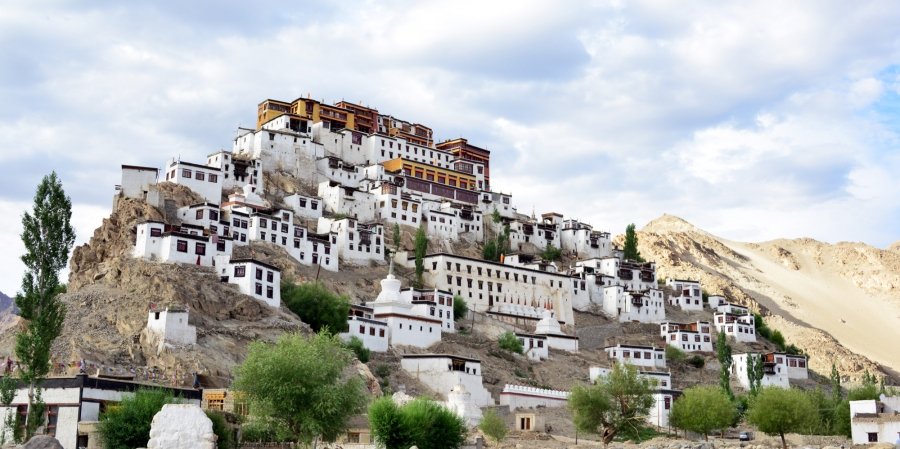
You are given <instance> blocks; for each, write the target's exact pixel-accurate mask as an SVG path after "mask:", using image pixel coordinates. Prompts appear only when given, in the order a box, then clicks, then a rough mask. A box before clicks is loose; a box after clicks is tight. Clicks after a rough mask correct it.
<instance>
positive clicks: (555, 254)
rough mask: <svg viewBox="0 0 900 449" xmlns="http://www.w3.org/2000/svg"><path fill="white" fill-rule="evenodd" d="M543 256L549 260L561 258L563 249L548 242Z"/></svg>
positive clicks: (542, 253)
mask: <svg viewBox="0 0 900 449" xmlns="http://www.w3.org/2000/svg"><path fill="white" fill-rule="evenodd" d="M541 257H542V258H543V259H544V260H548V261H554V260H559V259H560V258H561V257H562V250H561V249H559V248H557V247H555V246H553V245H551V244H549V243H548V244H547V247H546V248H544V251H543V252H541Z"/></svg>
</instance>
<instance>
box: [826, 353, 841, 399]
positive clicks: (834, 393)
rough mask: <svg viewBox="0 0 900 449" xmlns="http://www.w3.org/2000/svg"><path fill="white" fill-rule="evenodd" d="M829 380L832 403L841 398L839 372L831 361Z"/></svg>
mask: <svg viewBox="0 0 900 449" xmlns="http://www.w3.org/2000/svg"><path fill="white" fill-rule="evenodd" d="M829 381H830V383H831V400H832V401H833V402H834V403H837V402H838V401H840V400H841V374H840V373H838V370H837V366H835V365H834V362H831V376H830V377H829Z"/></svg>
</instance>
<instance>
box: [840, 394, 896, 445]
mask: <svg viewBox="0 0 900 449" xmlns="http://www.w3.org/2000/svg"><path fill="white" fill-rule="evenodd" d="M850 436H851V438H852V439H853V444H872V443H896V442H897V441H898V440H900V396H893V397H889V396H885V395H883V394H882V395H881V396H880V397H879V398H878V400H868V401H850Z"/></svg>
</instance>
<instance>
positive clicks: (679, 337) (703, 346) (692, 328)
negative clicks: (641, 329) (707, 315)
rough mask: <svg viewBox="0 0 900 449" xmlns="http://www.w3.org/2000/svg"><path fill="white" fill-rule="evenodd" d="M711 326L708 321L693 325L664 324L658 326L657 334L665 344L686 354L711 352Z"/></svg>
mask: <svg viewBox="0 0 900 449" xmlns="http://www.w3.org/2000/svg"><path fill="white" fill-rule="evenodd" d="M712 329H713V326H712V325H711V324H710V323H709V322H708V321H697V322H694V323H686V324H684V323H672V322H668V321H667V322H665V323H662V324H660V325H659V334H660V336H661V337H662V338H663V340H664V341H665V343H666V344H668V345H672V346H675V347H676V348H678V349H681V350H682V351H686V352H712V351H713V336H712Z"/></svg>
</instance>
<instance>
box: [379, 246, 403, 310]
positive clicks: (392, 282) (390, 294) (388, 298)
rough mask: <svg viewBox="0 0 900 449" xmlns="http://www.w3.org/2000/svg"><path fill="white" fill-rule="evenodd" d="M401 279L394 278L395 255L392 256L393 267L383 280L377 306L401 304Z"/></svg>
mask: <svg viewBox="0 0 900 449" xmlns="http://www.w3.org/2000/svg"><path fill="white" fill-rule="evenodd" d="M400 302H402V300H401V299H400V279H397V277H396V276H394V255H393V254H392V255H391V265H390V268H389V269H388V275H387V277H386V278H384V279H382V280H381V292H379V293H378V297H377V298H375V304H378V305H381V304H391V303H394V304H396V303H400Z"/></svg>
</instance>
